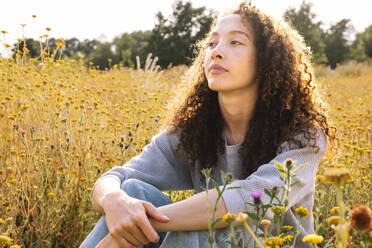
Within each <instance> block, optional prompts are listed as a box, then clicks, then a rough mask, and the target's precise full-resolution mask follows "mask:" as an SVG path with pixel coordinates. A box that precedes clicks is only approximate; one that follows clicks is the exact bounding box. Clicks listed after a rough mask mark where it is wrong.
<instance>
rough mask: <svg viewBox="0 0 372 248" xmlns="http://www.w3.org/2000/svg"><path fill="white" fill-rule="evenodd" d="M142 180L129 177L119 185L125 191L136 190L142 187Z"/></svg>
mask: <svg viewBox="0 0 372 248" xmlns="http://www.w3.org/2000/svg"><path fill="white" fill-rule="evenodd" d="M143 184H144V182H142V181H140V180H138V179H135V178H130V179H127V180H125V181H124V182H123V183H122V184H121V185H120V188H121V189H122V190H124V191H125V192H128V191H132V190H138V189H139V188H142V185H143Z"/></svg>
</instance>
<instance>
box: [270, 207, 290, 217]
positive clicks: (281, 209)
mask: <svg viewBox="0 0 372 248" xmlns="http://www.w3.org/2000/svg"><path fill="white" fill-rule="evenodd" d="M271 211H273V213H274V214H277V215H279V214H282V213H286V212H287V209H285V208H284V207H282V206H275V207H272V208H271Z"/></svg>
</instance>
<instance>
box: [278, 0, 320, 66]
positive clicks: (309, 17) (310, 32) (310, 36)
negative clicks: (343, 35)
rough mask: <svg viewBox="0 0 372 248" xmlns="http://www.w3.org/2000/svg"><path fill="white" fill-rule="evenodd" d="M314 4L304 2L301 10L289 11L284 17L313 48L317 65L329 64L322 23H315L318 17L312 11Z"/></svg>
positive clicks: (292, 9) (293, 9)
mask: <svg viewBox="0 0 372 248" xmlns="http://www.w3.org/2000/svg"><path fill="white" fill-rule="evenodd" d="M311 7H312V4H311V3H306V2H305V1H303V2H302V4H301V6H300V8H299V9H298V10H296V9H295V8H289V9H287V10H286V11H285V12H284V14H283V17H284V19H286V20H287V21H288V22H289V23H291V24H292V25H293V27H294V28H295V29H296V30H297V31H298V32H299V33H300V34H301V35H302V36H303V38H304V40H305V42H306V45H308V46H310V47H311V50H312V53H313V60H314V62H315V63H318V64H320V63H327V57H326V56H325V44H324V41H323V40H322V35H323V32H324V31H323V30H322V28H321V25H322V22H321V21H319V22H315V18H316V15H315V14H314V13H313V12H312V11H311Z"/></svg>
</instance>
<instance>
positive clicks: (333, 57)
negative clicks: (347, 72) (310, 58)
mask: <svg viewBox="0 0 372 248" xmlns="http://www.w3.org/2000/svg"><path fill="white" fill-rule="evenodd" d="M351 30H353V27H352V25H351V24H350V19H342V20H341V21H339V22H337V23H336V24H334V25H332V26H331V27H330V29H329V30H327V33H325V35H324V37H325V44H326V50H325V53H326V55H327V58H328V62H329V65H330V67H331V69H335V68H336V66H337V64H338V63H342V62H344V60H345V59H346V58H347V54H348V53H349V45H348V40H347V36H348V35H349V33H350V31H351Z"/></svg>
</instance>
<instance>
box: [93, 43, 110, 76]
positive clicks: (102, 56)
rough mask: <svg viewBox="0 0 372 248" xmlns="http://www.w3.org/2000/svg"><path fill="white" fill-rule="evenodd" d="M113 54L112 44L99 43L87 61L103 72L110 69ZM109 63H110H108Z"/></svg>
mask: <svg viewBox="0 0 372 248" xmlns="http://www.w3.org/2000/svg"><path fill="white" fill-rule="evenodd" d="M113 57H114V53H113V51H112V44H111V43H110V42H105V43H99V44H98V45H97V48H96V49H95V50H94V51H93V52H92V53H91V54H89V58H88V60H90V61H92V62H93V63H94V64H95V65H97V66H98V67H99V69H101V70H103V69H106V68H109V67H110V64H111V65H113V63H112V58H113ZM109 60H110V61H111V62H110V61H109Z"/></svg>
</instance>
